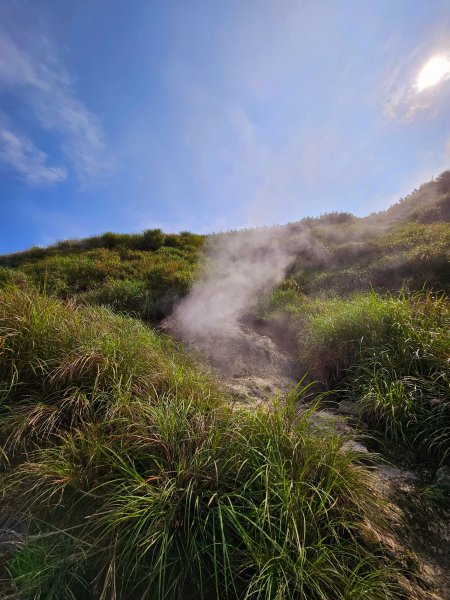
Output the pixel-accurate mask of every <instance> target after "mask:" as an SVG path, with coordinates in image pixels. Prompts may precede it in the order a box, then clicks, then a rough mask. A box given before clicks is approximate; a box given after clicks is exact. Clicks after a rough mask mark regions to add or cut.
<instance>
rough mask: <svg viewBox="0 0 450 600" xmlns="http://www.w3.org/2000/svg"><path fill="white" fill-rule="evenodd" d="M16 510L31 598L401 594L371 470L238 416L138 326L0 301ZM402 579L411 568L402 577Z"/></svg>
mask: <svg viewBox="0 0 450 600" xmlns="http://www.w3.org/2000/svg"><path fill="white" fill-rule="evenodd" d="M0 348H1V352H0V389H1V408H0V411H1V419H0V439H1V447H2V471H3V475H2V493H3V502H4V504H5V505H6V506H7V507H8V508H9V510H10V511H12V512H13V513H15V514H16V515H18V516H19V517H20V519H21V520H22V521H23V522H26V521H29V530H28V531H27V533H26V536H25V538H24V541H23V545H22V546H21V547H20V548H19V549H18V550H16V551H15V552H14V553H12V554H11V555H10V556H9V557H8V560H7V562H6V564H5V566H4V568H5V573H8V574H9V578H10V583H11V585H12V589H13V590H15V592H16V593H17V594H18V596H19V597H20V598H33V599H38V598H39V599H44V598H45V599H49V598H54V599H56V598H58V599H60V598H77V599H80V598H92V599H93V598H123V599H125V598H131V597H132V598H149V599H150V598H152V599H153V598H158V599H160V598H185V597H187V596H189V597H191V598H221V599H222V598H227V597H229V598H260V599H263V598H264V599H268V598H302V597H307V598H311V599H316V598H317V599H319V598H321V599H323V598H336V599H339V598H342V599H344V598H355V599H356V598H361V599H362V598H367V597H370V598H373V599H377V598H379V599H380V600H381V599H383V600H384V599H386V598H394V597H399V596H400V592H399V589H398V588H397V586H396V584H395V577H394V571H392V570H391V569H390V568H388V565H387V561H386V560H384V559H383V548H382V546H380V545H379V543H377V542H376V541H374V540H373V539H372V541H371V543H370V544H368V543H367V540H368V538H370V535H369V533H368V532H369V531H370V530H371V531H372V532H373V531H374V530H376V531H380V530H381V531H382V528H383V521H382V519H380V514H381V513H382V511H381V510H380V509H381V505H380V504H379V500H377V494H376V492H375V491H374V490H373V489H372V486H371V476H370V475H369V473H368V472H367V471H366V470H365V469H364V468H363V467H361V466H358V464H357V459H358V456H357V455H356V454H355V453H354V452H351V451H349V450H345V449H344V448H343V442H344V440H343V439H342V438H341V437H339V436H338V435H336V434H332V433H331V432H330V431H328V430H327V431H325V430H321V429H317V426H315V425H314V423H313V421H311V419H310V416H309V413H304V414H299V413H298V411H297V410H296V402H297V401H298V400H299V397H300V398H301V396H302V394H303V395H304V394H307V393H308V391H307V390H303V391H302V390H297V391H296V392H295V393H293V395H292V397H291V398H288V399H287V401H286V402H285V403H284V404H283V406H281V405H280V406H276V407H274V409H273V410H272V411H269V412H267V411H266V410H264V409H259V410H255V411H254V412H249V411H241V410H231V409H230V408H229V406H228V404H227V402H226V398H225V397H224V396H223V395H222V393H221V392H220V390H219V389H218V387H217V385H216V384H215V383H214V382H213V381H211V380H210V379H209V378H208V377H207V376H206V375H202V374H200V373H199V372H198V371H196V370H195V368H194V367H193V366H192V365H191V364H189V361H187V359H186V357H184V356H183V354H182V353H180V351H179V349H178V348H177V347H176V346H174V345H173V343H172V342H170V341H168V340H167V339H164V338H161V337H160V336H158V335H156V334H155V333H153V332H152V331H150V330H149V329H148V328H146V327H145V326H144V325H142V324H140V323H139V322H138V321H136V320H133V319H129V318H125V317H121V316H117V315H113V314H112V313H111V312H109V311H108V310H105V309H96V308H88V307H85V308H77V307H76V306H75V305H74V304H71V303H63V302H61V301H58V300H55V299H51V298H50V297H48V296H41V295H39V294H37V293H36V292H25V291H23V290H20V289H18V288H16V287H9V288H8V287H7V288H5V289H4V290H3V291H2V292H1V293H0ZM396 576H398V574H397V575H396Z"/></svg>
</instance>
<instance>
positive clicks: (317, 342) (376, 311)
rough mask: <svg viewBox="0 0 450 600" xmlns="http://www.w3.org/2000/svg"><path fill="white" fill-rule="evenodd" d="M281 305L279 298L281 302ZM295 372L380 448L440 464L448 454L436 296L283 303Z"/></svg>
mask: <svg viewBox="0 0 450 600" xmlns="http://www.w3.org/2000/svg"><path fill="white" fill-rule="evenodd" d="M283 299H284V300H286V298H285V297H284V298H283V296H281V300H283ZM288 299H289V302H288V303H287V304H285V305H284V306H285V309H286V310H288V311H290V312H291V314H292V321H291V322H292V323H293V328H294V329H295V330H296V331H297V336H298V348H299V349H298V352H299V362H300V365H301V367H300V368H301V369H303V370H307V371H308V372H309V373H310V376H311V377H312V378H313V379H315V380H317V381H318V382H319V383H321V384H322V386H323V387H324V388H325V389H327V390H335V391H336V392H338V395H337V398H338V399H343V398H345V399H350V400H351V401H353V402H354V403H355V411H356V412H357V413H358V414H359V415H360V417H361V418H362V419H363V420H364V421H365V422H366V423H367V424H368V425H369V426H370V427H372V428H374V429H376V430H378V431H381V432H382V433H383V436H384V438H385V441H386V442H387V443H389V444H390V445H391V446H394V445H395V446H396V447H397V449H399V447H401V446H403V447H404V448H403V449H405V447H406V449H407V450H410V451H413V453H415V455H416V457H418V456H420V457H422V458H424V457H425V456H427V457H428V459H429V460H432V461H437V462H438V463H442V462H445V461H447V460H448V458H449V453H450V387H449V386H450V363H449V356H450V336H449V331H450V305H449V302H448V299H447V297H446V296H445V295H444V294H443V293H441V294H432V293H415V294H411V295H406V294H404V293H402V294H399V295H386V294H384V295H382V294H377V293H375V292H369V293H366V294H361V293H360V294H357V295H354V296H351V297H348V298H346V299H345V300H344V299H342V298H339V297H333V298H329V297H327V298H322V299H314V300H307V299H304V298H302V297H300V298H299V299H298V300H297V303H296V302H295V296H294V297H293V296H292V295H291V296H290V297H288Z"/></svg>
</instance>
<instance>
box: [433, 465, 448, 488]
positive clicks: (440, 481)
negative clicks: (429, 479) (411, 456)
mask: <svg viewBox="0 0 450 600" xmlns="http://www.w3.org/2000/svg"><path fill="white" fill-rule="evenodd" d="M434 484H435V485H436V486H437V487H439V488H440V489H441V490H442V491H443V492H445V493H446V494H450V467H448V466H445V467H441V468H440V469H438V470H437V471H436V475H435V477H434Z"/></svg>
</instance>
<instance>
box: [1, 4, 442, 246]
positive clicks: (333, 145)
mask: <svg viewBox="0 0 450 600" xmlns="http://www.w3.org/2000/svg"><path fill="white" fill-rule="evenodd" d="M448 168H450V0H427V1H424V0H365V2H360V1H357V0H341V1H340V2H338V1H336V0H297V1H294V0H270V1H269V0H229V1H227V2H223V1H218V0H189V1H184V0H169V1H159V0H152V1H147V0H129V1H128V2H124V1H122V0H77V1H76V2H74V1H73V0H2V1H1V3H0V205H1V216H2V218H1V221H0V228H1V230H0V235H1V237H0V240H1V243H0V253H6V252H11V251H15V250H19V249H23V248H26V247H29V246H31V245H35V244H39V245H41V244H49V243H52V242H54V241H56V240H58V239H65V238H74V237H85V236H88V235H92V234H95V233H102V232H105V231H120V232H125V231H141V230H143V229H145V228H153V227H161V228H162V229H164V230H166V231H180V230H186V229H189V230H192V231H196V232H210V231H218V230H226V229H230V228H238V227H246V226H253V225H262V224H267V225H271V224H273V223H285V222H288V221H295V220H298V219H300V218H301V217H303V216H307V215H311V216H313V215H318V214H320V213H323V212H327V211H332V210H345V211H351V212H353V213H355V214H357V215H365V214H368V213H370V212H372V211H375V210H382V209H384V208H386V207H387V206H389V205H390V204H391V203H392V202H393V201H395V200H397V199H398V198H400V197H401V196H404V195H405V194H407V193H408V192H409V191H411V190H412V189H413V188H414V187H416V186H418V185H419V184H420V183H422V182H424V181H426V180H429V179H430V178H431V177H432V176H436V175H438V174H439V173H440V172H441V171H443V170H445V169H448Z"/></svg>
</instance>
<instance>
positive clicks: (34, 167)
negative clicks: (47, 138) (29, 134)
mask: <svg viewBox="0 0 450 600" xmlns="http://www.w3.org/2000/svg"><path fill="white" fill-rule="evenodd" d="M47 158H48V157H47V155H46V154H45V152H43V151H42V150H39V148H36V146H35V145H34V144H33V142H31V140H29V139H28V138H26V137H23V136H19V135H18V134H17V133H14V132H13V131H11V130H10V129H5V128H3V129H0V161H2V162H3V163H5V164H6V165H9V166H10V167H13V169H15V170H16V171H17V172H18V173H19V174H20V175H22V176H23V177H24V178H25V180H26V181H27V182H28V183H30V184H33V185H52V184H54V183H58V182H60V181H64V179H66V177H67V173H66V171H65V170H64V169H62V168H60V167H52V166H49V165H48V164H47Z"/></svg>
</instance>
